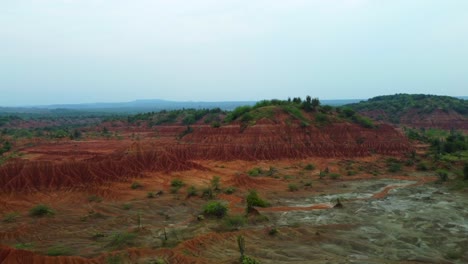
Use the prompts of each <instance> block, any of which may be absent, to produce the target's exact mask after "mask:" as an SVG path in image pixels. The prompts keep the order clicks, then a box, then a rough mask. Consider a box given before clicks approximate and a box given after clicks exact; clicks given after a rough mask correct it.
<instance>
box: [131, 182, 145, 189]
mask: <svg viewBox="0 0 468 264" xmlns="http://www.w3.org/2000/svg"><path fill="white" fill-rule="evenodd" d="M130 188H132V189H133V190H136V189H141V188H143V185H142V184H141V183H139V182H133V183H132V185H130Z"/></svg>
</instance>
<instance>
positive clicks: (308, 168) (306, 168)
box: [304, 163, 315, 171]
mask: <svg viewBox="0 0 468 264" xmlns="http://www.w3.org/2000/svg"><path fill="white" fill-rule="evenodd" d="M304 170H310V171H312V170H315V165H314V164H312V163H309V164H307V165H306V166H305V167H304Z"/></svg>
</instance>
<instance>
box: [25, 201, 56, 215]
mask: <svg viewBox="0 0 468 264" xmlns="http://www.w3.org/2000/svg"><path fill="white" fill-rule="evenodd" d="M54 214H55V212H54V211H53V210H52V209H51V208H49V207H48V206H47V205H44V204H39V205H36V206H34V207H33V208H31V209H30V210H29V215H30V216H37V217H41V216H46V215H54Z"/></svg>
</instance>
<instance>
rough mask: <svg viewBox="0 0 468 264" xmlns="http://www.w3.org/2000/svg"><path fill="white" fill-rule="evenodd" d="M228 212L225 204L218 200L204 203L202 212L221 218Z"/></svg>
mask: <svg viewBox="0 0 468 264" xmlns="http://www.w3.org/2000/svg"><path fill="white" fill-rule="evenodd" d="M227 212H228V208H227V206H226V205H224V204H223V203H221V202H219V201H211V202H208V203H207V204H205V206H204V207H203V213H204V214H205V215H208V216H215V217H217V218H223V217H224V216H225V215H226V214H227Z"/></svg>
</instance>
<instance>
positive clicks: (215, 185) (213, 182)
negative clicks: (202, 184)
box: [210, 176, 221, 191]
mask: <svg viewBox="0 0 468 264" xmlns="http://www.w3.org/2000/svg"><path fill="white" fill-rule="evenodd" d="M220 180H221V177H219V176H213V178H212V179H211V181H210V184H211V188H213V190H215V191H219V190H220V189H219V181H220Z"/></svg>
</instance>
